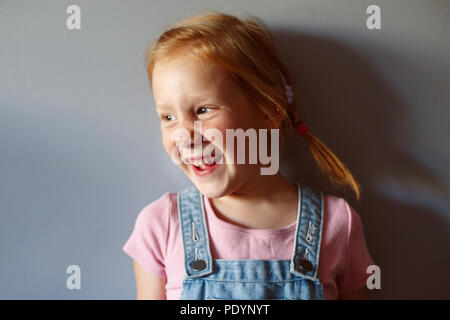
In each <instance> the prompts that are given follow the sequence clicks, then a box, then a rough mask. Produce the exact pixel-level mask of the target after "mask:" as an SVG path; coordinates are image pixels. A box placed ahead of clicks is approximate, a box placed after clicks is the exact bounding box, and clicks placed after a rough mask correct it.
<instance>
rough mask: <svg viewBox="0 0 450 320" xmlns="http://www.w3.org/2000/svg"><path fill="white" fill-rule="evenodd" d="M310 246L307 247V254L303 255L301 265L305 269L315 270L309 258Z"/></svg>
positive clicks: (306, 270)
mask: <svg viewBox="0 0 450 320" xmlns="http://www.w3.org/2000/svg"><path fill="white" fill-rule="evenodd" d="M308 252H309V251H308V248H306V249H305V255H304V256H303V258H302V260H300V267H301V268H302V270H303V271H305V272H308V271H313V270H314V265H313V264H312V263H311V262H310V261H309V260H308Z"/></svg>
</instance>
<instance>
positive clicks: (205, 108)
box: [198, 107, 211, 114]
mask: <svg viewBox="0 0 450 320" xmlns="http://www.w3.org/2000/svg"><path fill="white" fill-rule="evenodd" d="M206 110H211V108H208V107H200V108H198V113H200V114H203V113H206V112H207V111H206Z"/></svg>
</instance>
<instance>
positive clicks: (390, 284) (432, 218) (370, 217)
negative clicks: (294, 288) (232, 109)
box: [273, 29, 450, 299]
mask: <svg viewBox="0 0 450 320" xmlns="http://www.w3.org/2000/svg"><path fill="white" fill-rule="evenodd" d="M273 34H274V37H275V40H276V42H277V48H279V54H280V55H281V56H282V58H283V59H284V61H285V62H286V64H287V66H288V67H289V69H290V70H289V71H290V75H291V78H292V82H293V91H294V95H295V98H296V102H297V108H298V110H299V111H300V113H301V115H302V116H303V119H304V120H305V122H306V123H307V124H308V127H309V128H310V130H311V132H312V133H314V134H315V135H316V136H317V137H319V138H320V139H321V140H322V141H323V142H324V143H325V144H326V145H327V146H328V147H330V149H331V150H333V152H335V153H336V155H337V156H338V157H339V158H340V159H341V160H342V161H343V162H344V163H345V164H346V165H347V166H348V167H349V168H350V170H351V171H352V173H353V174H354V175H355V177H356V179H357V180H358V181H359V183H360V184H361V186H362V193H361V201H355V200H354V197H353V195H352V193H351V192H350V191H348V190H339V189H338V188H335V187H332V186H331V184H329V183H327V182H326V181H323V179H320V174H319V170H318V169H317V167H316V166H315V164H314V160H313V158H312V157H311V155H310V154H309V152H308V151H307V148H306V144H305V143H304V142H303V141H302V140H301V138H299V137H298V136H297V135H295V137H296V138H293V139H292V140H291V141H290V143H289V146H288V147H287V149H286V152H285V154H284V155H283V159H282V168H283V169H282V171H283V172H284V173H285V174H286V175H287V176H288V177H292V179H297V180H300V181H303V182H305V183H307V184H309V185H311V186H313V187H317V188H320V189H321V190H324V192H326V193H328V194H334V195H336V196H340V197H344V198H345V199H346V200H347V201H348V202H349V203H350V204H351V205H352V207H353V208H355V210H356V211H357V212H358V213H359V215H360V217H361V220H362V222H363V224H364V232H365V236H366V241H367V246H368V248H369V252H370V253H371V255H372V257H373V259H374V261H375V263H376V264H377V265H379V266H380V268H381V290H371V291H369V298H372V299H432V298H436V299H448V298H450V273H449V272H448V271H449V270H450V255H449V252H450V241H449V221H450V220H449V219H448V218H449V217H448V214H449V212H448V210H444V212H442V210H441V211H439V210H436V209H434V208H433V207H431V206H426V205H425V204H423V205H417V204H415V203H414V201H413V199H412V198H413V195H411V197H410V199H411V201H409V199H408V198H407V199H406V200H404V201H400V200H396V199H395V197H392V196H390V191H389V190H390V189H389V188H388V182H387V181H390V180H400V183H402V182H403V184H408V183H411V182H412V183H414V184H416V185H423V186H425V187H426V188H428V189H431V190H429V191H431V193H438V194H440V195H443V196H444V199H449V197H448V195H449V194H450V192H449V189H448V186H446V185H445V183H444V182H443V181H441V180H440V178H439V177H437V176H435V175H434V173H432V172H429V170H428V169H426V168H425V167H424V166H423V165H422V164H420V163H419V162H418V161H416V160H415V159H414V158H412V157H411V156H409V155H408V154H407V153H406V152H404V151H402V150H401V148H400V147H399V146H396V144H395V141H396V139H397V138H396V136H397V137H398V135H399V134H401V135H406V134H405V132H398V130H402V129H401V128H407V127H408V125H410V126H412V125H413V124H412V123H408V106H406V105H405V103H404V102H402V101H401V99H400V97H399V96H397V95H396V93H395V92H393V90H392V88H390V87H389V86H388V85H387V83H386V82H385V81H384V80H383V79H382V78H381V76H380V75H378V74H377V72H376V70H374V69H373V68H372V67H371V66H370V63H369V62H368V61H365V59H364V58H363V57H361V56H359V55H358V54H356V53H355V52H353V51H352V50H350V49H349V48H347V47H345V46H343V45H341V44H339V43H337V42H335V41H331V40H329V39H324V38H317V37H313V36H309V35H304V34H299V33H298V32H291V31H286V30H276V29H273ZM387 54H388V53H387V52H386V51H383V52H381V50H380V53H379V55H378V56H379V57H380V59H385V60H386V59H388V60H389V59H394V57H393V56H388V55H387ZM389 61H390V65H396V64H394V63H392V62H393V61H392V60H389ZM394 62H397V61H394ZM399 128H400V129H399ZM406 138H407V137H406ZM397 141H398V140H397ZM405 143H408V141H405ZM429 156H430V157H432V156H433V155H429ZM300 159H301V160H300ZM299 160H300V161H299ZM411 177H413V180H411ZM402 180H406V181H402ZM384 185H386V188H384ZM384 190H388V191H387V192H386V191H384ZM403 192H405V191H403ZM406 192H407V191H406ZM446 215H447V220H446V219H445V216H446Z"/></svg>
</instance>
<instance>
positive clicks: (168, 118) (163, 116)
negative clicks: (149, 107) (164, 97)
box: [161, 114, 173, 121]
mask: <svg viewBox="0 0 450 320" xmlns="http://www.w3.org/2000/svg"><path fill="white" fill-rule="evenodd" d="M161 120H163V121H171V120H173V116H172V115H170V114H165V115H162V116H161Z"/></svg>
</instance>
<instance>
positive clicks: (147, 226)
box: [123, 193, 170, 278]
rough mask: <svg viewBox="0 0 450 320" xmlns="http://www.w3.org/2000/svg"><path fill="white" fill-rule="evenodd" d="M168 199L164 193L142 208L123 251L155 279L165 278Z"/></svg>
mask: <svg viewBox="0 0 450 320" xmlns="http://www.w3.org/2000/svg"><path fill="white" fill-rule="evenodd" d="M169 210H170V199H169V195H168V194H167V193H166V194H165V195H163V196H162V197H161V198H159V199H158V200H156V201H154V202H152V203H150V204H149V205H147V206H146V207H145V208H143V209H142V210H141V211H140V213H139V214H138V216H137V218H136V222H135V225H134V230H133V232H132V233H131V236H130V237H129V239H128V240H127V242H126V243H125V245H124V246H123V251H124V252H125V253H126V254H127V255H129V256H130V257H131V258H132V259H134V260H136V261H137V262H138V263H139V264H140V265H141V266H142V267H143V268H144V269H146V270H147V271H148V272H149V273H150V274H152V275H153V276H155V277H157V278H165V277H166V274H165V264H164V257H165V252H166V245H167V244H166V242H167V241H166V240H167V234H168V222H169V221H168V218H169Z"/></svg>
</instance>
